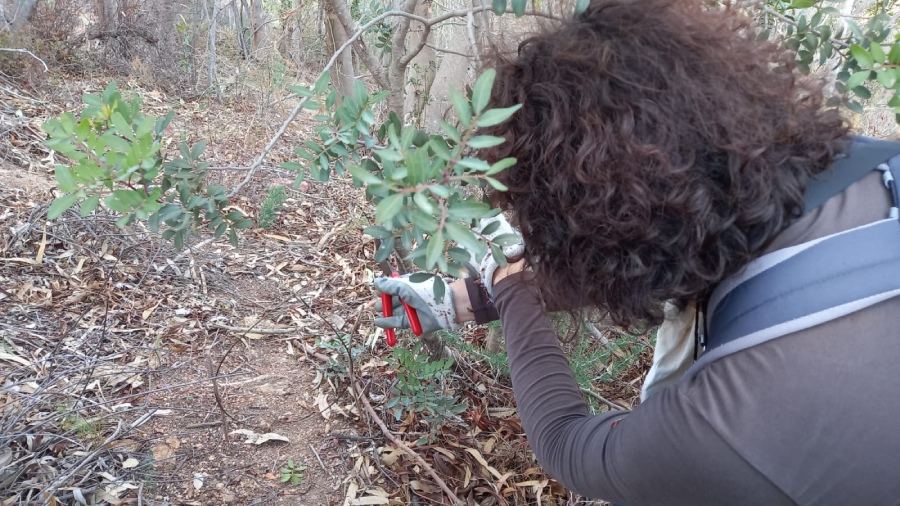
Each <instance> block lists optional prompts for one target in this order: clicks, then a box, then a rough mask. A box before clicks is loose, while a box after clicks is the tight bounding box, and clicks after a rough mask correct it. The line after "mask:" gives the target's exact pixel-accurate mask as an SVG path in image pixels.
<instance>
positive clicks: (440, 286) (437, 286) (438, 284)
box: [431, 276, 446, 300]
mask: <svg viewBox="0 0 900 506" xmlns="http://www.w3.org/2000/svg"><path fill="white" fill-rule="evenodd" d="M431 288H432V291H433V292H434V299H435V300H443V299H444V292H445V291H446V285H445V284H444V280H443V279H441V278H440V276H435V277H434V284H432V285H431Z"/></svg>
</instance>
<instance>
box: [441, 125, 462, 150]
mask: <svg viewBox="0 0 900 506" xmlns="http://www.w3.org/2000/svg"><path fill="white" fill-rule="evenodd" d="M438 124H439V125H440V126H441V130H443V131H444V133H445V134H447V137H449V138H450V140H452V141H453V142H455V143H457V144H459V142H460V141H461V140H462V137H461V136H460V134H459V130H457V129H456V127H455V126H453V125H451V124H450V123H447V122H446V121H444V120H440V121H439V122H438Z"/></svg>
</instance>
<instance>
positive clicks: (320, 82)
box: [313, 72, 331, 95]
mask: <svg viewBox="0 0 900 506" xmlns="http://www.w3.org/2000/svg"><path fill="white" fill-rule="evenodd" d="M330 82H331V73H330V72H323V73H322V75H321V76H319V78H318V79H317V80H316V85H315V86H314V87H313V92H314V93H315V94H316V95H321V94H322V93H325V90H326V89H328V84H329V83H330Z"/></svg>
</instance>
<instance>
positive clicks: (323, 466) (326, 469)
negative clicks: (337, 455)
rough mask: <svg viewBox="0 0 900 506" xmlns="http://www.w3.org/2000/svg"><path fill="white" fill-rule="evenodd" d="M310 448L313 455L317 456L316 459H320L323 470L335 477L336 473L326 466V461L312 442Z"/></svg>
mask: <svg viewBox="0 0 900 506" xmlns="http://www.w3.org/2000/svg"><path fill="white" fill-rule="evenodd" d="M309 449H310V450H312V452H313V455H315V456H316V460H318V461H319V465H320V466H322V470H323V471H325V472H326V473H328V474H329V475H331V476H332V477H334V475H333V474H331V471H329V470H328V468H326V467H325V463H324V462H322V457H320V456H319V452H317V451H316V449H315V448H313V445H312V444H310V445H309Z"/></svg>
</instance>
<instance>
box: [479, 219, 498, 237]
mask: <svg viewBox="0 0 900 506" xmlns="http://www.w3.org/2000/svg"><path fill="white" fill-rule="evenodd" d="M499 228H500V222H499V221H492V222H490V223H488V225H487V226H486V227H484V230H482V231H481V235H491V234H493V233H494V232H496V231H497V229H499Z"/></svg>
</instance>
